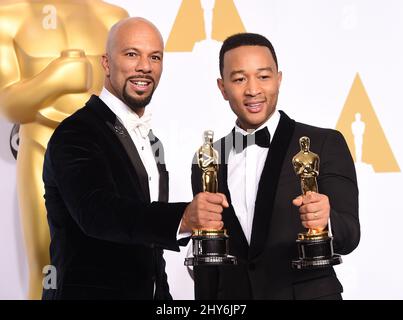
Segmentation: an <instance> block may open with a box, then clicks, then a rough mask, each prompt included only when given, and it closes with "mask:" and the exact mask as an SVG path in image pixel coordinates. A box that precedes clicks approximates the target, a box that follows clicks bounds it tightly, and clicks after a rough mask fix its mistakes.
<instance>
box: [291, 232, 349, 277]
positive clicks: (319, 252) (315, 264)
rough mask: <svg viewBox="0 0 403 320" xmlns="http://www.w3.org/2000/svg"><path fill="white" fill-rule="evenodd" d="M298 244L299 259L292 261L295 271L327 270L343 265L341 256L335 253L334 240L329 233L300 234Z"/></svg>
mask: <svg viewBox="0 0 403 320" xmlns="http://www.w3.org/2000/svg"><path fill="white" fill-rule="evenodd" d="M296 242H297V247H298V255H299V259H297V260H293V261H292V267H293V268H294V269H316V268H325V267H330V266H333V265H337V264H340V263H342V259H341V257H340V255H338V254H335V253H334V252H333V238H332V237H331V236H329V234H328V232H327V231H322V232H320V233H316V234H311V233H309V232H307V233H299V234H298V240H296Z"/></svg>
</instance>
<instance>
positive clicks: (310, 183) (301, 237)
mask: <svg viewBox="0 0 403 320" xmlns="http://www.w3.org/2000/svg"><path fill="white" fill-rule="evenodd" d="M299 144H300V147H301V151H300V152H298V153H297V154H296V155H295V156H294V157H293V159H292V165H293V167H294V171H295V173H296V174H297V176H298V177H299V179H300V183H301V191H302V194H303V195H305V194H306V193H307V192H309V191H311V192H318V183H317V180H316V177H317V176H318V175H319V156H318V155H317V154H316V153H313V152H312V151H310V150H309V148H310V139H309V138H308V137H305V136H304V137H301V138H300V139H299ZM296 242H297V247H298V255H299V259H298V260H293V261H292V267H293V268H295V269H313V268H323V267H329V266H332V265H336V264H340V263H341V262H342V260H341V257H340V255H338V254H334V252H333V238H332V237H331V236H330V235H329V231H328V230H319V229H308V231H307V232H303V233H299V234H298V239H297V240H296Z"/></svg>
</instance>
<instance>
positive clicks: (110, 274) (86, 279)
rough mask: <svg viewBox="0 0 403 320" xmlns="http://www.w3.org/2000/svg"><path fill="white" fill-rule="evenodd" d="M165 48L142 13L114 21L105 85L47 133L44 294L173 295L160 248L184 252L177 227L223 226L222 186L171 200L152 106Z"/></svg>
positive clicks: (83, 296) (81, 296)
mask: <svg viewBox="0 0 403 320" xmlns="http://www.w3.org/2000/svg"><path fill="white" fill-rule="evenodd" d="M163 48H164V44H163V40H162V37H161V34H160V32H159V31H158V30H157V28H156V27H155V26H154V25H153V24H152V23H150V22H149V21H147V20H145V19H142V18H127V19H125V20H122V21H120V22H118V23H117V24H116V25H115V26H113V27H112V29H111V31H110V33H109V36H108V40H107V45H106V53H105V54H104V55H103V57H102V65H103V68H104V70H105V82H104V88H103V90H102V92H101V94H100V95H99V97H98V96H95V95H93V96H92V97H91V98H90V100H89V101H88V102H87V103H86V105H85V106H84V107H83V108H81V109H80V110H78V111H77V112H76V113H74V114H73V115H72V116H70V117H69V118H67V119H66V120H64V121H63V122H62V123H61V124H60V125H59V126H58V128H57V129H56V130H55V132H54V134H53V135H52V137H51V139H50V141H49V144H48V147H47V151H46V154H45V162H44V169H43V180H44V184H45V200H46V208H47V212H48V222H49V227H50V234H51V245H50V255H51V263H52V265H53V266H54V268H53V269H50V271H51V272H54V273H55V274H53V276H54V277H52V275H51V274H49V278H48V279H47V280H49V281H48V282H45V286H44V291H43V299H142V300H144V299H172V297H171V295H170V293H169V287H168V282H167V276H166V273H165V261H164V259H163V250H164V249H168V250H175V251H179V246H178V237H179V235H180V234H181V233H186V232H190V231H191V230H192V229H201V228H214V229H217V228H218V229H220V228H222V226H223V223H222V219H221V212H222V210H223V207H226V206H228V203H227V201H226V199H225V196H224V195H222V194H210V193H201V194H199V195H198V196H196V197H195V198H194V199H193V201H192V202H191V203H168V172H167V171H166V168H165V163H164V152H163V149H162V144H161V141H159V140H158V139H157V138H156V137H155V136H154V135H153V133H152V131H151V128H150V122H149V120H150V113H149V112H147V110H146V106H147V104H148V103H149V102H150V100H151V98H152V95H153V92H154V90H155V89H156V88H157V86H158V82H159V80H160V77H161V73H162V61H163ZM66 80H67V81H74V79H66ZM55 279H56V280H55ZM52 281H53V282H54V283H52Z"/></svg>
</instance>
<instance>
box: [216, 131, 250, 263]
mask: <svg viewBox="0 0 403 320" xmlns="http://www.w3.org/2000/svg"><path fill="white" fill-rule="evenodd" d="M232 139H233V138H232V133H230V134H229V135H227V136H226V137H224V138H223V139H221V140H219V141H218V142H217V143H216V145H215V148H216V149H217V150H218V151H219V154H220V166H219V172H218V191H219V192H220V193H223V194H225V196H226V197H227V200H228V203H229V204H230V207H229V208H227V209H224V212H223V220H224V228H225V229H227V231H228V235H229V237H230V248H229V250H230V253H231V254H233V255H235V256H237V258H238V259H239V258H241V259H247V257H248V249H249V246H248V241H247V240H246V237H245V234H244V233H243V230H242V227H241V224H240V223H239V220H238V218H237V216H236V214H235V211H234V207H233V206H232V204H231V194H230V192H229V189H228V157H229V153H230V152H231V149H232ZM231 244H232V245H231ZM233 248H236V250H235V251H234V250H232V249H233Z"/></svg>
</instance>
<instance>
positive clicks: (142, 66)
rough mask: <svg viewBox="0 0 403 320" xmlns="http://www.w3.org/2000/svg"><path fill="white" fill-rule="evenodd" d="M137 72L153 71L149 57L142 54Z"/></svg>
mask: <svg viewBox="0 0 403 320" xmlns="http://www.w3.org/2000/svg"><path fill="white" fill-rule="evenodd" d="M136 72H143V73H149V72H151V64H150V60H149V59H148V57H145V56H140V58H139V60H138V62H137V65H136Z"/></svg>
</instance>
